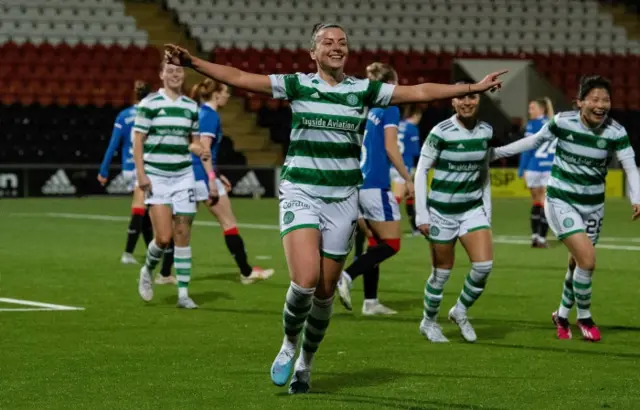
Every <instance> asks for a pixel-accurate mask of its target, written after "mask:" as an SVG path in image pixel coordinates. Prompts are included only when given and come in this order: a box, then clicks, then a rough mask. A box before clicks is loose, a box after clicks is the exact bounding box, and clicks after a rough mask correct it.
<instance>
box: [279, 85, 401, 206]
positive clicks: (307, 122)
mask: <svg viewBox="0 0 640 410" xmlns="http://www.w3.org/2000/svg"><path fill="white" fill-rule="evenodd" d="M269 78H270V79H271V86H272V90H273V97H274V98H279V99H285V100H289V101H291V111H292V122H291V138H290V140H291V142H290V144H289V151H288V152H287V157H286V159H285V162H284V165H283V167H282V173H281V175H280V178H281V179H283V180H287V181H289V182H292V183H294V184H296V185H297V186H298V187H299V188H300V189H301V190H302V191H304V192H305V193H307V194H309V195H313V196H315V197H320V198H324V199H326V200H340V199H344V198H347V197H349V196H350V195H352V194H353V193H354V192H355V191H356V189H357V187H358V186H359V185H360V183H361V182H362V173H361V171H360V146H361V133H362V128H363V124H364V121H365V119H366V115H367V110H366V108H367V107H373V106H382V107H384V106H386V105H388V104H389V102H390V101H391V96H392V94H393V89H394V87H395V86H393V85H391V84H385V83H381V82H379V81H370V80H361V79H357V78H354V77H345V79H344V80H343V81H342V82H341V83H339V84H337V85H335V86H331V85H329V84H327V83H326V82H325V81H324V80H323V79H322V78H320V76H318V75H317V74H302V73H297V74H287V75H270V76H269Z"/></svg>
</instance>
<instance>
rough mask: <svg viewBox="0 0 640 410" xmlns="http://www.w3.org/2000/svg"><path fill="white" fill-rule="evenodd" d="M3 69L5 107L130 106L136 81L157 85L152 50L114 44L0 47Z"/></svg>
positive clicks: (156, 64)
mask: <svg viewBox="0 0 640 410" xmlns="http://www.w3.org/2000/svg"><path fill="white" fill-rule="evenodd" d="M0 53H2V55H3V56H5V59H6V61H7V62H8V63H7V64H3V65H2V66H0V82H2V83H3V84H7V85H8V86H7V87H6V88H4V89H2V90H0V98H1V99H2V102H3V103H4V104H13V103H16V102H20V103H22V104H27V105H28V104H30V103H34V102H38V103H39V104H42V105H49V104H54V103H55V104H59V105H67V104H79V105H86V104H92V105H98V106H102V105H105V104H109V105H113V106H116V107H121V106H124V105H127V104H130V103H131V99H132V89H133V82H134V81H135V80H138V79H141V80H145V81H148V82H150V83H152V84H153V85H154V86H156V87H157V86H159V84H160V80H159V78H158V67H159V63H160V53H159V51H158V50H157V49H156V48H154V47H145V48H139V47H136V46H129V47H126V48H123V47H120V46H118V45H111V46H103V45H95V46H87V45H82V44H81V45H77V46H73V47H72V46H69V45H66V44H62V45H59V46H53V45H50V44H46V43H45V44H42V45H40V46H35V45H33V44H24V45H16V44H14V43H5V44H2V45H0Z"/></svg>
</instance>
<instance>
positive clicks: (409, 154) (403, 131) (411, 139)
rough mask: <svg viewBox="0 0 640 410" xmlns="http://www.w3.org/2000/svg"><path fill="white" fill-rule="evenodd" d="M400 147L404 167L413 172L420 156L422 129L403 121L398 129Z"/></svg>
mask: <svg viewBox="0 0 640 410" xmlns="http://www.w3.org/2000/svg"><path fill="white" fill-rule="evenodd" d="M398 147H399V148H400V153H401V154H402V160H403V161H404V166H405V167H407V169H408V170H412V169H413V168H415V166H416V162H415V160H416V157H419V156H420V129H419V128H418V126H417V125H415V124H412V123H410V122H409V121H406V120H405V121H401V122H400V126H399V127H398Z"/></svg>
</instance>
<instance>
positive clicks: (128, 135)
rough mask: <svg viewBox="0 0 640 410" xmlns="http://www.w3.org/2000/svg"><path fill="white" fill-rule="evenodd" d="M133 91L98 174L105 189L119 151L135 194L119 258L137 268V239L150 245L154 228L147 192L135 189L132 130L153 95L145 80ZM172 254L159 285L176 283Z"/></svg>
mask: <svg viewBox="0 0 640 410" xmlns="http://www.w3.org/2000/svg"><path fill="white" fill-rule="evenodd" d="M133 92H134V96H135V104H134V105H132V106H131V107H128V108H125V109H124V110H122V111H120V113H119V114H118V116H117V117H116V122H115V124H113V132H112V133H111V139H110V140H109V146H108V147H107V151H106V152H105V153H104V158H103V160H102V164H101V165H100V171H99V172H98V181H99V182H100V184H102V186H104V185H106V184H107V182H108V180H109V165H111V161H112V160H113V156H114V155H115V153H116V151H119V152H120V157H121V159H122V172H121V174H120V175H122V178H123V179H124V181H125V183H126V184H127V190H128V191H129V192H133V199H132V201H131V221H130V222H129V230H128V232H127V242H126V244H125V250H124V253H123V254H122V257H121V258H120V262H122V263H124V264H136V265H137V264H138V261H136V259H135V258H134V257H133V250H134V249H135V247H136V243H137V242H138V237H139V236H140V233H142V236H143V238H144V242H145V243H146V244H147V246H149V242H151V240H152V239H153V227H152V226H151V219H150V218H149V210H148V209H147V208H146V207H145V206H144V191H142V190H141V189H140V188H138V187H136V178H135V163H134V161H133V147H132V142H133V132H132V128H133V122H134V120H135V117H136V105H137V104H138V102H140V100H142V99H143V98H144V97H146V96H147V94H149V93H150V92H151V86H150V85H149V84H147V83H146V82H144V81H136V82H135V83H134V90H133ZM172 255H173V250H172V249H169V250H168V251H165V254H164V258H163V260H162V269H161V271H160V274H159V275H158V276H157V277H156V283H157V284H159V285H163V284H167V283H173V284H175V283H177V282H176V278H175V276H173V275H171V265H172V264H173V261H172V257H171V256H172Z"/></svg>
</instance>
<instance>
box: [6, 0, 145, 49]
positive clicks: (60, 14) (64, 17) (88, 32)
mask: <svg viewBox="0 0 640 410" xmlns="http://www.w3.org/2000/svg"><path fill="white" fill-rule="evenodd" d="M147 40H148V38H147V33H146V32H144V31H141V30H137V29H136V24H135V20H134V19H133V18H132V17H131V16H127V15H125V13H124V5H123V3H121V2H118V1H114V0H29V1H28V2H25V1H16V0H3V1H2V3H0V43H5V42H8V41H12V42H14V43H18V44H24V43H27V42H29V43H32V44H42V43H44V42H45V41H46V42H47V43H49V44H62V43H66V44H70V45H76V44H88V45H94V44H104V45H112V44H118V45H120V46H122V47H127V46H130V45H136V46H138V47H144V46H146V45H147Z"/></svg>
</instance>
